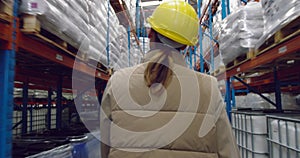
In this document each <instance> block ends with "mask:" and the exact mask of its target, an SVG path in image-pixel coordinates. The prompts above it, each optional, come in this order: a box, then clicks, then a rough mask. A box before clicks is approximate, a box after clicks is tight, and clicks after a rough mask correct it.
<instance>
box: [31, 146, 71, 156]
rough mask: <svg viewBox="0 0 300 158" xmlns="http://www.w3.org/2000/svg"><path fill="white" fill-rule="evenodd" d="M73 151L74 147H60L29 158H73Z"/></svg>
mask: <svg viewBox="0 0 300 158" xmlns="http://www.w3.org/2000/svg"><path fill="white" fill-rule="evenodd" d="M72 150H73V147H72V146H71V145H69V144H67V145H63V146H59V147H57V148H54V149H52V150H49V151H45V152H41V153H39V154H36V155H32V156H28V157H27V158H40V157H43V158H53V157H64V158H72Z"/></svg>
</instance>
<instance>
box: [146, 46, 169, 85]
mask: <svg viewBox="0 0 300 158" xmlns="http://www.w3.org/2000/svg"><path fill="white" fill-rule="evenodd" d="M169 51H170V50H169ZM171 66H173V59H172V58H171V57H170V56H169V52H168V51H167V50H165V51H164V50H161V49H160V50H158V52H156V53H155V55H154V56H153V57H152V58H151V59H150V61H149V63H148V65H147V67H146V69H145V72H144V79H145V82H146V85H147V86H148V87H151V86H152V84H155V83H161V84H162V85H163V86H164V87H165V88H167V87H168V85H169V83H170V82H171V80H172V77H171V76H172V74H173V72H172V70H171V69H170V68H169V67H171Z"/></svg>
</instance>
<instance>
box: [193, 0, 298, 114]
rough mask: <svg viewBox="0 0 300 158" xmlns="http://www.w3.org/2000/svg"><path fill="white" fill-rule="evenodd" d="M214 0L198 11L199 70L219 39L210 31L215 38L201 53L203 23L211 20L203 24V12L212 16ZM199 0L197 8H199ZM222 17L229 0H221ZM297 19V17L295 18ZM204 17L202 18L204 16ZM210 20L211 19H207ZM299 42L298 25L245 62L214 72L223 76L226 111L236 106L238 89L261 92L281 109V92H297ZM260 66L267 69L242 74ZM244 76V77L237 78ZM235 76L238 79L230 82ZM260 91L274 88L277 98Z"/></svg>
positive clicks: (220, 78)
mask: <svg viewBox="0 0 300 158" xmlns="http://www.w3.org/2000/svg"><path fill="white" fill-rule="evenodd" d="M215 2H216V1H214V2H212V0H210V1H209V3H208V4H206V5H204V7H205V8H204V13H202V14H201V13H199V11H198V14H199V19H200V24H201V25H200V26H202V28H200V29H199V30H200V31H199V33H200V34H199V38H200V40H199V46H200V51H199V52H200V55H199V56H200V64H201V72H203V69H202V68H203V67H204V66H203V63H204V60H209V59H210V58H212V57H213V56H215V55H216V54H217V53H218V41H217V40H214V39H213V38H214V37H212V35H211V34H210V35H208V36H210V39H211V41H214V42H215V44H213V45H211V47H210V48H209V50H205V51H208V52H206V53H205V54H207V55H206V56H205V57H203V54H204V53H203V52H204V51H203V50H202V43H201V41H202V37H203V31H204V29H203V27H205V28H208V29H211V22H209V23H208V25H206V24H203V21H202V19H203V18H204V15H205V14H208V15H209V16H207V17H206V18H208V19H206V21H207V20H209V19H211V17H212V16H211V15H212V14H213V13H211V9H210V8H211V5H212V4H214V3H215ZM200 4H201V1H198V8H200V7H201V6H200ZM221 6H222V11H221V13H222V19H224V18H225V17H226V16H227V15H228V14H230V10H229V0H222V1H221ZM298 19H299V18H298ZM204 21H205V20H204ZM209 21H210V20H209ZM299 42H300V35H299V28H298V31H296V32H294V33H293V34H291V35H289V36H287V37H286V38H284V39H283V40H281V41H280V42H279V43H275V44H273V45H271V46H268V47H267V48H265V49H263V50H259V51H258V52H256V54H257V55H256V56H255V57H254V58H251V59H249V60H246V61H244V62H241V63H239V64H237V65H234V66H232V67H230V68H226V71H225V72H223V73H220V74H217V75H216V77H217V78H218V79H219V80H224V79H225V80H226V87H225V102H226V105H227V112H228V114H229V113H230V111H231V108H232V107H234V106H235V98H234V97H235V94H236V93H238V92H254V93H257V94H258V95H260V96H262V97H263V98H264V99H266V100H267V101H268V102H270V103H271V104H273V105H274V106H276V109H277V110H278V111H281V110H282V103H281V92H282V91H285V92H290V91H295V92H300V77H299V76H300V73H299V72H298V69H299V63H298V62H299V50H300V47H299V45H298V43H299ZM287 60H294V62H295V64H292V65H291V66H289V65H288V64H286V61H287ZM261 70H269V71H268V73H265V74H263V75H261V76H257V77H251V78H246V77H244V76H245V74H247V75H251V74H254V73H256V72H260V71H261ZM241 77H244V79H240V78H241ZM234 80H237V81H239V82H233V81H234ZM263 92H275V97H276V99H275V100H276V102H275V103H274V102H272V101H271V100H269V99H267V98H265V97H264V96H263V95H262V94H261V93H263Z"/></svg>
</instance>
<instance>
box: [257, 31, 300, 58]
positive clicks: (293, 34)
mask: <svg viewBox="0 0 300 158" xmlns="http://www.w3.org/2000/svg"><path fill="white" fill-rule="evenodd" d="M297 35H300V28H299V29H298V30H297V31H296V32H294V33H292V34H290V35H288V36H286V37H284V38H283V39H281V40H280V41H279V42H278V43H273V44H272V45H270V46H269V47H266V48H264V49H262V50H259V49H258V50H257V51H256V53H255V56H258V55H260V54H263V53H265V52H267V51H268V50H270V49H272V48H274V47H276V46H277V45H278V44H280V43H283V42H285V41H288V40H290V39H292V38H293V37H295V36H297Z"/></svg>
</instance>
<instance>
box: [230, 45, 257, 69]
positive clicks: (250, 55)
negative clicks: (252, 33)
mask: <svg viewBox="0 0 300 158" xmlns="http://www.w3.org/2000/svg"><path fill="white" fill-rule="evenodd" d="M256 52H257V50H256V49H254V48H249V51H248V52H247V53H246V54H242V55H240V56H238V57H236V58H235V59H234V60H232V61H231V62H229V63H228V64H226V66H225V67H226V68H227V69H231V68H233V67H235V66H238V65H241V64H243V63H245V62H247V61H248V60H252V59H254V58H255V57H256ZM240 58H242V59H240Z"/></svg>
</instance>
